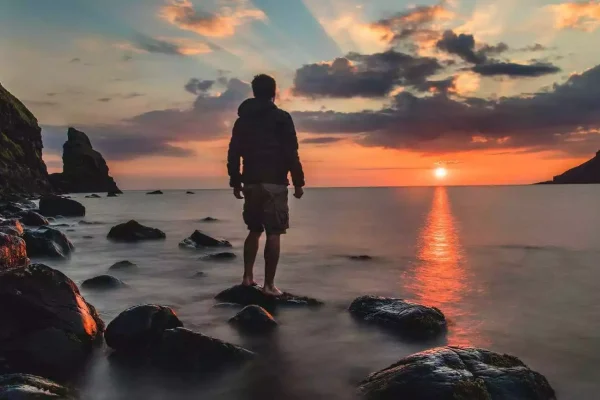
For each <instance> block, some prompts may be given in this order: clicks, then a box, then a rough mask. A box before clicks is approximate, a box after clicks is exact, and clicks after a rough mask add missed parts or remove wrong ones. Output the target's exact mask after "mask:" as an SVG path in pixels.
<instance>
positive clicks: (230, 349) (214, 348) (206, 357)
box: [151, 328, 254, 372]
mask: <svg viewBox="0 0 600 400" xmlns="http://www.w3.org/2000/svg"><path fill="white" fill-rule="evenodd" d="M253 356H254V353H252V352H251V351H248V350H246V349H244V348H242V347H239V346H236V345H233V344H230V343H227V342H223V341H222V340H219V339H215V338H212V337H209V336H206V335H203V334H201V333H197V332H192V331H190V330H189V329H185V328H175V329H168V330H166V331H165V332H164V333H163V336H162V338H161V341H160V343H159V344H158V345H157V346H156V347H155V348H153V351H152V356H151V357H152V362H153V364H154V365H156V366H157V367H160V368H163V369H167V370H173V371H182V372H209V371H211V372H212V371H214V370H215V369H219V368H222V367H225V366H228V365H239V364H242V363H243V362H245V361H247V360H249V359H251V358H253Z"/></svg>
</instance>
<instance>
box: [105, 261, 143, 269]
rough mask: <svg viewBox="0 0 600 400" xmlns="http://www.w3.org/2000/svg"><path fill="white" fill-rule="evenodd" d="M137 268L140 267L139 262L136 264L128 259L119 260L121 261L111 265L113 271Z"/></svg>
mask: <svg viewBox="0 0 600 400" xmlns="http://www.w3.org/2000/svg"><path fill="white" fill-rule="evenodd" d="M137 268H138V266H137V264H134V263H132V262H131V261H128V260H123V261H119V262H116V263H114V264H113V265H111V266H110V268H109V270H111V271H131V270H135V269H137Z"/></svg>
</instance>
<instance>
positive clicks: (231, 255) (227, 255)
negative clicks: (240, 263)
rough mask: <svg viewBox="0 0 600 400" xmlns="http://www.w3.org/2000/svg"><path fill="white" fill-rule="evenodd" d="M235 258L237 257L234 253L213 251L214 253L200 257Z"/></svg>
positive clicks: (211, 258) (205, 258)
mask: <svg viewBox="0 0 600 400" xmlns="http://www.w3.org/2000/svg"><path fill="white" fill-rule="evenodd" d="M235 258H237V256H236V255H235V253H231V252H222V253H215V254H207V255H205V256H204V257H202V258H201V260H204V261H227V260H233V259H235Z"/></svg>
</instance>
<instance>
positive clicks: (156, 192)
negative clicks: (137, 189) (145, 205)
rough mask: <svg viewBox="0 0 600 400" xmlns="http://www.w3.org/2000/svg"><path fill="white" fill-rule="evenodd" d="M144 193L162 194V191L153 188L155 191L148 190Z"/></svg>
mask: <svg viewBox="0 0 600 400" xmlns="http://www.w3.org/2000/svg"><path fill="white" fill-rule="evenodd" d="M146 194H163V192H162V191H160V190H155V191H153V192H148V193H146Z"/></svg>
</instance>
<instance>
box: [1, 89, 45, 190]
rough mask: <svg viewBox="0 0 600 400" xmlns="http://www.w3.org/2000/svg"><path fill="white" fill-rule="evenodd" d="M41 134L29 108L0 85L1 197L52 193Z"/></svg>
mask: <svg viewBox="0 0 600 400" xmlns="http://www.w3.org/2000/svg"><path fill="white" fill-rule="evenodd" d="M41 132H42V130H41V128H40V127H39V125H38V121H37V119H36V118H35V117H34V116H33V114H32V113H31V112H30V111H29V110H28V109H27V107H25V106H24V105H23V103H21V102H20V101H19V100H18V99H17V98H16V97H14V96H13V95H12V94H11V93H10V92H9V91H8V90H6V89H5V88H4V87H3V86H2V85H0V197H3V196H4V195H10V194H13V193H49V192H50V191H52V187H51V185H50V181H49V180H48V171H47V169H46V164H45V163H44V161H43V160H42V148H43V145H42V135H41Z"/></svg>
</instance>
